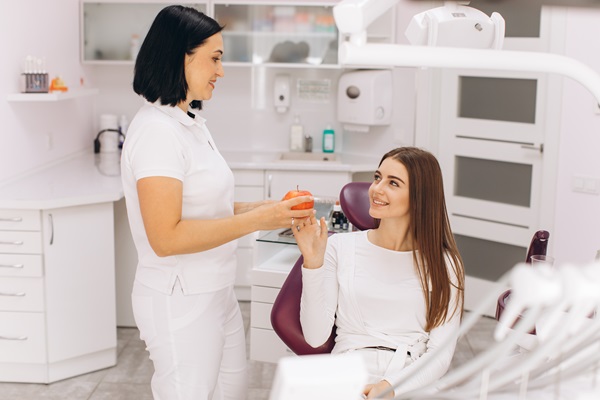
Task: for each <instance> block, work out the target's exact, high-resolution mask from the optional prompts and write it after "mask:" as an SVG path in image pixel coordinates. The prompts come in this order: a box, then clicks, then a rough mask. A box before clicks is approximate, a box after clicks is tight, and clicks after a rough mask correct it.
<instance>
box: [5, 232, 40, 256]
mask: <svg viewBox="0 0 600 400" xmlns="http://www.w3.org/2000/svg"><path fill="white" fill-rule="evenodd" d="M0 253H19V254H42V234H41V232H25V231H0Z"/></svg>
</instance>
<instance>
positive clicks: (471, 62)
mask: <svg viewBox="0 0 600 400" xmlns="http://www.w3.org/2000/svg"><path fill="white" fill-rule="evenodd" d="M397 2H398V0H342V1H341V2H340V3H338V4H337V5H335V6H334V8H333V16H334V18H335V22H336V25H337V27H338V30H339V32H340V34H342V35H345V36H347V37H348V40H346V41H344V42H343V43H341V45H340V48H339V52H338V59H339V63H340V64H341V65H342V66H344V67H348V68H378V69H380V68H382V67H432V68H465V69H480V70H503V71H521V72H545V73H555V74H560V75H564V76H567V77H569V78H571V79H573V80H575V81H577V82H579V83H580V84H582V85H583V86H584V87H585V88H587V89H588V90H589V91H590V92H591V93H592V94H593V95H594V96H595V97H596V99H597V101H598V103H600V75H598V74H597V73H596V72H595V71H594V70H593V69H591V68H590V67H588V66H587V65H585V64H583V63H581V62H579V61H577V60H575V59H573V58H569V57H565V56H562V55H558V54H551V53H541V52H529V51H507V50H496V49H495V50H491V49H481V48H463V47H434V46H424V45H416V46H412V45H401V44H384V43H367V41H366V38H367V34H366V29H367V27H368V25H369V24H370V23H371V22H373V21H374V20H375V19H376V18H377V17H379V16H381V15H383V13H385V12H386V11H389V9H390V8H391V7H392V6H394V5H395V4H396V3H397ZM466 41H467V43H468V40H466ZM453 45H454V46H458V45H459V44H458V43H455V44H453Z"/></svg>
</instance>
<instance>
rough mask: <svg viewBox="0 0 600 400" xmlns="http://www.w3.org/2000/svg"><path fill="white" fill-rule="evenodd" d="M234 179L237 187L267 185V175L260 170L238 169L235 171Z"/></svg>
mask: <svg viewBox="0 0 600 400" xmlns="http://www.w3.org/2000/svg"><path fill="white" fill-rule="evenodd" d="M233 178H234V179H235V185H236V186H264V184H265V181H264V179H265V175H264V173H263V171H262V170H259V169H236V170H235V171H233ZM261 194H262V193H261Z"/></svg>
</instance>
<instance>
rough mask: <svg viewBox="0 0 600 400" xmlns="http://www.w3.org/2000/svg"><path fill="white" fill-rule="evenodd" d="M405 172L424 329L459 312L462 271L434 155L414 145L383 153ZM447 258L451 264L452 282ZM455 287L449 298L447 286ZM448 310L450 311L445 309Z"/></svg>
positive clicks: (439, 324) (441, 323) (433, 326)
mask: <svg viewBox="0 0 600 400" xmlns="http://www.w3.org/2000/svg"><path fill="white" fill-rule="evenodd" d="M387 158H392V159H393V160H396V161H398V162H399V163H401V164H402V165H404V167H406V171H407V172H408V198H409V200H408V201H409V210H410V211H409V213H410V228H409V229H410V231H411V234H412V237H413V240H414V247H413V259H414V260H415V264H416V265H417V273H418V275H419V279H420V281H421V289H422V290H423V296H424V298H425V307H426V309H427V310H426V312H427V314H426V315H427V323H426V326H425V330H426V331H431V330H432V329H433V328H435V327H437V326H441V325H443V324H444V322H445V321H446V320H449V319H450V318H451V316H453V315H454V314H455V313H457V312H458V313H460V315H461V316H462V311H463V304H464V288H465V286H464V285H465V283H464V282H465V273H464V266H463V261H462V258H461V256H460V253H459V252H458V247H457V246H456V242H455V240H454V235H453V234H452V231H451V229H450V220H449V218H448V212H447V210H446V199H445V197H444V183H443V179H442V169H441V168H440V164H439V163H438V161H437V159H436V158H435V156H434V155H433V154H431V153H429V152H428V151H425V150H422V149H419V148H417V147H400V148H397V149H394V150H391V151H389V152H388V153H386V154H385V155H384V156H383V158H382V159H381V161H380V162H379V165H380V166H381V163H383V161H384V160H385V159H387ZM447 260H448V261H450V262H449V264H450V265H451V268H453V270H454V271H453V272H454V275H455V276H456V282H452V279H451V278H450V273H449V272H448V266H447ZM452 286H454V287H456V289H457V293H458V295H457V297H456V298H455V299H454V305H453V306H454V307H452V305H451V304H450V303H451V302H452V296H451V293H452V291H451V287H452ZM449 310H452V311H449Z"/></svg>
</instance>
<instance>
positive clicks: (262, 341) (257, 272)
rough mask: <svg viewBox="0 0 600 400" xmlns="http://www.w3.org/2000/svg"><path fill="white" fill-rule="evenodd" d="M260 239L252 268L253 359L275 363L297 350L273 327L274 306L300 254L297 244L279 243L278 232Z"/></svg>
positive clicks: (251, 326) (251, 329) (251, 351)
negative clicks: (280, 337) (288, 344)
mask: <svg viewBox="0 0 600 400" xmlns="http://www.w3.org/2000/svg"><path fill="white" fill-rule="evenodd" d="M268 236H269V237H270V238H269V237H264V236H262V237H261V239H259V240H258V241H257V246H256V254H255V257H254V260H255V266H254V268H253V269H252V273H251V278H252V279H251V281H252V299H251V304H250V359H251V360H255V361H262V362H272V363H276V362H277V361H278V360H279V359H280V358H281V357H285V356H290V355H293V354H294V353H293V352H292V351H291V350H290V349H288V347H287V346H286V345H285V344H284V343H283V342H282V341H281V339H279V336H277V334H276V333H275V331H274V330H273V327H272V326H271V309H272V308H273V303H274V302H275V298H276V297H277V295H278V294H279V290H280V289H281V286H282V285H283V282H284V281H285V279H286V278H287V275H288V274H289V272H290V270H291V269H292V267H293V266H294V264H295V263H296V261H297V260H298V257H300V251H299V250H298V246H296V245H295V244H289V243H285V242H284V241H282V242H280V243H278V241H277V239H273V240H272V239H271V238H276V237H277V233H276V232H275V233H274V234H273V233H270V234H269V235H268Z"/></svg>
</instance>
